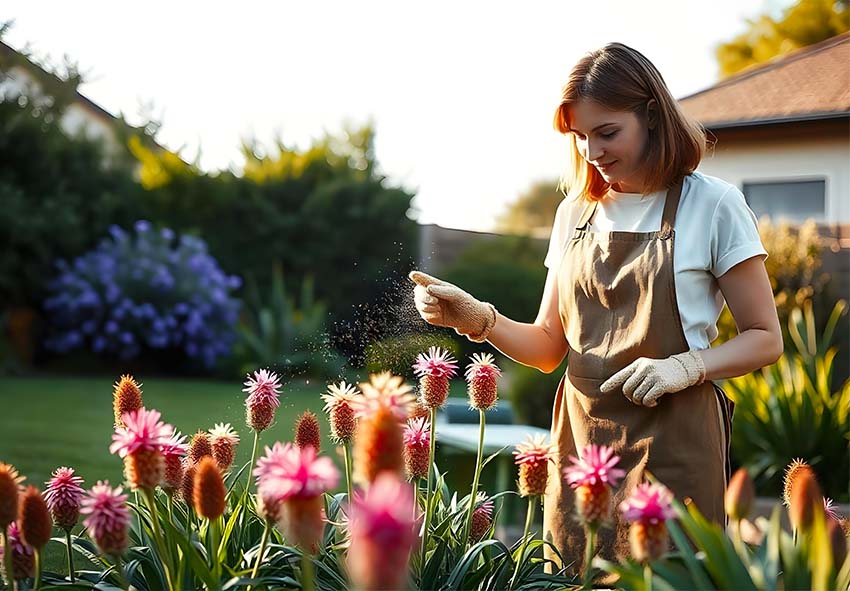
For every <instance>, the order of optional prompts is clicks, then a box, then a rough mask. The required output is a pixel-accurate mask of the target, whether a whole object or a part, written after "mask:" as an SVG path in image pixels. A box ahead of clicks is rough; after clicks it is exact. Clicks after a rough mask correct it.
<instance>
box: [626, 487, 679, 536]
mask: <svg viewBox="0 0 850 591" xmlns="http://www.w3.org/2000/svg"><path fill="white" fill-rule="evenodd" d="M672 500H673V493H671V492H670V490H669V489H667V487H665V486H662V485H660V484H649V483H648V482H644V483H641V484H639V485H638V486H637V488H635V489H634V491H632V494H631V496H629V498H627V499H626V500H625V501H623V502H622V503H620V511H621V512H622V513H623V519H625V520H626V521H632V522H640V523H643V524H651V525H655V524H657V523H663V522H664V521H666V520H667V519H670V518H672V517H674V516H675V515H676V513H675V511H673V506H672V505H671V502H672Z"/></svg>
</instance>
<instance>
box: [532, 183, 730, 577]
mask: <svg viewBox="0 0 850 591" xmlns="http://www.w3.org/2000/svg"><path fill="white" fill-rule="evenodd" d="M681 192H682V181H679V182H678V183H676V184H675V185H674V186H673V187H672V188H670V189H669V190H668V192H667V196H666V200H665V204H664V213H663V216H662V221H661V230H660V231H658V232H599V233H596V232H590V231H589V230H588V227H587V226H588V224H589V221H590V219H591V218H592V216H593V214H594V212H595V211H596V206H597V202H592V203H588V205H587V207H586V208H585V210H584V212H583V213H582V216H581V218H580V219H579V223H578V226H577V227H576V230H575V233H574V235H573V238H572V240H571V241H570V242H569V244H568V245H567V246H566V248H565V251H564V253H563V256H562V258H561V261H560V264H559V267H558V294H559V301H560V304H559V308H560V314H561V321H562V323H563V326H564V332H565V335H566V339H567V343H568V345H569V349H568V367H567V372H566V375H565V376H564V377H563V378H562V379H561V383H560V385H559V386H558V391H557V394H556V395H555V404H554V410H553V414H552V442H553V443H554V444H555V445H556V449H557V452H558V453H557V456H556V459H555V461H554V462H553V463H552V464H550V468H549V484H548V488H547V491H546V496H545V499H544V511H543V529H544V539H546V540H548V541H550V542H552V543H553V544H554V546H555V547H556V548H557V549H558V551H559V552H560V553H561V557H562V558H563V561H564V564H563V565H562V566H564V567H566V568H567V571H568V572H572V573H578V572H580V570H581V569H582V568H583V565H582V563H583V560H584V556H583V552H584V543H585V542H584V531H583V528H582V526H581V524H580V523H579V522H578V521H577V519H576V517H575V510H574V495H573V490H572V489H571V488H570V487H569V485H568V484H567V483H566V482H565V481H564V478H563V469H564V468H565V467H566V466H568V465H569V463H570V461H569V459H568V456H569V455H578V454H577V450H581V449H582V448H584V447H585V446H587V445H588V444H590V443H595V444H597V445H607V446H609V447H612V448H613V449H614V453H615V454H616V455H618V456H620V462H619V464H618V467H619V468H623V469H624V470H625V471H626V476H625V478H623V480H622V481H621V482H620V484H619V485H618V486H617V487H615V488H614V495H613V511H612V513H613V521H612V523H611V524H609V525H608V526H607V527H606V526H603V527H602V528H600V530H599V534H598V540H599V542H598V546H597V547H598V548H599V554H600V555H601V556H602V557H604V558H607V559H609V560H611V559H617V560H620V559H623V558H625V557H626V556H628V554H629V543H628V524H627V523H625V522H621V520H620V519H619V516H620V512H619V509H618V505H619V504H620V502H621V501H623V500H624V499H625V498H626V497H628V496H629V494H630V493H631V491H632V490H633V489H634V488H635V487H636V486H637V485H638V484H639V483H641V482H643V481H644V480H645V478H644V474H645V472H646V471H647V470H648V471H650V472H651V473H652V474H653V475H654V476H655V478H657V479H658V480H659V481H661V482H662V483H664V484H665V485H666V486H667V487H668V488H670V489H671V490H672V491H673V494H674V495H675V496H676V498H677V499H679V500H680V501H684V500H685V499H686V498H690V499H692V500H693V502H694V503H695V504H696V506H697V507H698V508H699V510H700V511H701V512H702V513H703V514H704V515H705V516H706V517H707V518H708V519H710V520H712V521H715V522H718V523H723V522H724V520H725V514H724V511H723V492H724V489H725V485H726V482H727V479H728V477H729V466H728V457H729V454H728V451H729V450H728V445H729V432H730V427H731V412H732V407H731V402H730V401H729V400H728V399H727V398H726V396H725V395H724V394H723V391H722V390H720V388H718V387H717V386H715V385H714V384H713V383H712V382H710V381H707V382H705V383H703V384H701V385H699V386H693V387H690V388H687V389H685V390H682V391H681V392H675V393H670V394H665V395H663V396H662V397H661V398H660V399H659V402H658V405H657V406H655V407H652V408H649V407H644V406H638V405H636V404H634V403H633V402H631V401H630V400H628V399H627V398H626V397H625V396H624V395H623V392H622V389H621V388H617V389H616V390H614V391H611V392H609V393H607V394H602V393H601V392H600V390H599V386H600V385H601V384H602V382H604V381H605V380H607V379H608V378H609V377H611V376H612V375H613V374H614V373H616V372H617V371H619V370H620V369H622V368H624V367H625V366H627V365H628V364H629V363H631V362H632V361H634V360H635V359H637V358H639V357H649V358H653V359H661V358H665V357H669V356H670V355H674V354H676V353H682V352H684V351H687V350H688V349H689V347H688V344H687V341H686V339H685V333H684V330H683V328H682V321H681V318H680V317H679V308H678V305H677V302H676V286H675V282H674V275H673V235H674V230H673V226H674V221H675V219H676V211H677V209H678V206H679V197H680V196H681ZM547 557H548V558H550V559H552V560H554V561H555V563H556V564H559V563H560V561H558V560H557V557H556V556H555V555H554V554H553V553H552V552H551V551H549V552H547Z"/></svg>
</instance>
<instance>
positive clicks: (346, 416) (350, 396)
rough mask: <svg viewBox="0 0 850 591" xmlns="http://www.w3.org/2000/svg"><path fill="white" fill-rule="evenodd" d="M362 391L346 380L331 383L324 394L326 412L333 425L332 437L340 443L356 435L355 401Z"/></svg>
mask: <svg viewBox="0 0 850 591" xmlns="http://www.w3.org/2000/svg"><path fill="white" fill-rule="evenodd" d="M359 394H360V391H359V390H358V389H357V388H356V387H355V386H352V385H348V384H346V383H345V381H342V382H340V383H339V384H330V385H329V386H328V391H327V394H322V400H324V401H325V408H324V410H325V412H326V413H327V414H328V422H329V423H330V425H331V437H333V439H334V440H335V441H337V442H339V443H344V442H346V441H349V440H350V439H351V438H352V437H353V436H354V428H355V427H356V426H357V421H356V419H355V418H354V401H355V397H356V396H358V395H359Z"/></svg>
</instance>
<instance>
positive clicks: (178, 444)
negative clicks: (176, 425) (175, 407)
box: [160, 431, 189, 460]
mask: <svg viewBox="0 0 850 591" xmlns="http://www.w3.org/2000/svg"><path fill="white" fill-rule="evenodd" d="M188 450H189V446H188V445H187V444H186V436H185V435H183V434H182V433H180V432H179V431H172V432H171V435H170V436H169V438H168V439H167V440H166V441H165V443H163V444H162V447H161V448H160V452H161V453H162V456H163V457H164V458H165V459H166V460H167V459H168V458H169V457H171V456H176V457H178V458H182V457H183V456H185V455H186V452H187V451H188Z"/></svg>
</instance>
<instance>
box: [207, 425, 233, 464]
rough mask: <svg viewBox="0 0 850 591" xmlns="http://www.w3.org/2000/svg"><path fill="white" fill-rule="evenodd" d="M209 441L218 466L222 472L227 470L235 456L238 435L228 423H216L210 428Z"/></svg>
mask: <svg viewBox="0 0 850 591" xmlns="http://www.w3.org/2000/svg"><path fill="white" fill-rule="evenodd" d="M210 443H212V455H213V458H215V461H216V463H217V464H218V467H219V468H220V469H221V471H222V472H225V471H227V470H229V469H230V466H231V465H233V458H234V457H235V456H236V446H237V445H238V444H239V435H238V434H237V433H236V431H234V430H233V429H232V428H231V427H230V423H216V424H215V427H213V428H212V429H210Z"/></svg>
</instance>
